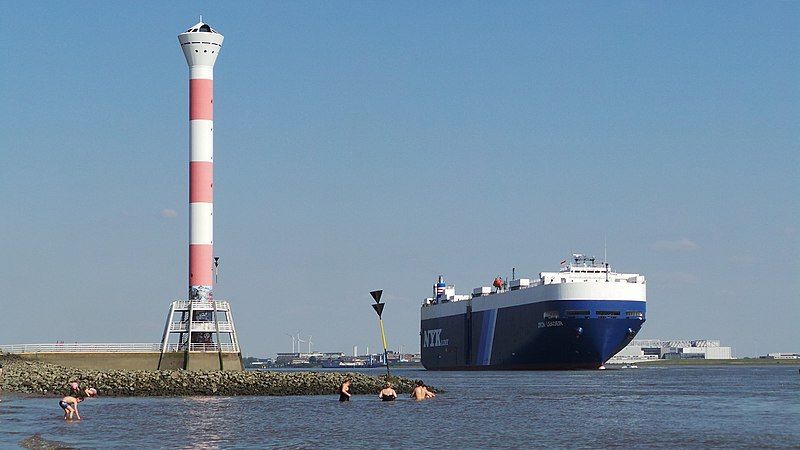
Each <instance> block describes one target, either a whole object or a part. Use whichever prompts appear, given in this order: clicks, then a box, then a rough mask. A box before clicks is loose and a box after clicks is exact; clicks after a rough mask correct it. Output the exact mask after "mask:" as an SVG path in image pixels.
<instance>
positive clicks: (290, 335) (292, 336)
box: [287, 334, 294, 353]
mask: <svg viewBox="0 0 800 450" xmlns="http://www.w3.org/2000/svg"><path fill="white" fill-rule="evenodd" d="M287 336H289V337H290V338H292V353H294V335H293V334H287Z"/></svg>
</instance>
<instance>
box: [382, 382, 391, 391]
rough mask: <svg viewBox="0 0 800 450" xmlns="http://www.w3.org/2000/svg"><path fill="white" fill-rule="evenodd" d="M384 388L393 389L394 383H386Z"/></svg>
mask: <svg viewBox="0 0 800 450" xmlns="http://www.w3.org/2000/svg"><path fill="white" fill-rule="evenodd" d="M383 387H384V389H388V388H390V387H392V383H389V382H388V381H387V382H386V383H385V384H384V385H383Z"/></svg>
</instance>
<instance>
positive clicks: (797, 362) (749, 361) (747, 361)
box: [606, 358, 800, 366]
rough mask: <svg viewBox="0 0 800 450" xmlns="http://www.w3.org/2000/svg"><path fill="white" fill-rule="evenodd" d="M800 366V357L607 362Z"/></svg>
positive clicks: (677, 364) (649, 364)
mask: <svg viewBox="0 0 800 450" xmlns="http://www.w3.org/2000/svg"><path fill="white" fill-rule="evenodd" d="M626 364H636V365H637V366H778V365H783V366H800V359H759V358H742V359H653V360H646V361H636V362H628V363H606V365H607V366H623V365H626Z"/></svg>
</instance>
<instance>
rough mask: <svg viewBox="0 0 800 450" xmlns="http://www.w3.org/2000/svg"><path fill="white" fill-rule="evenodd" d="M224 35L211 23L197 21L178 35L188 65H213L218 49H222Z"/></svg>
mask: <svg viewBox="0 0 800 450" xmlns="http://www.w3.org/2000/svg"><path fill="white" fill-rule="evenodd" d="M223 39H225V37H224V36H222V35H221V34H219V32H218V31H216V30H215V29H213V28H211V25H209V24H207V23H205V22H203V21H202V20H201V21H200V22H197V23H196V24H194V25H192V26H191V28H189V29H188V30H186V31H184V32H183V33H181V34H179V35H178V42H180V44H181V49H182V50H183V56H185V57H186V62H187V63H188V64H189V66H190V67H191V66H212V67H213V66H214V63H215V62H216V61H217V56H218V55H219V51H220V50H221V49H222V41H223Z"/></svg>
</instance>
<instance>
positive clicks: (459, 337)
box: [420, 254, 647, 370]
mask: <svg viewBox="0 0 800 450" xmlns="http://www.w3.org/2000/svg"><path fill="white" fill-rule="evenodd" d="M646 302H647V299H646V280H645V277H644V276H643V275H640V274H636V273H618V272H614V271H613V270H612V269H611V267H610V266H609V264H608V263H607V262H605V261H603V262H599V261H596V259H595V258H594V257H591V256H586V255H584V254H573V255H572V259H571V260H570V261H569V262H568V261H567V260H564V261H561V267H560V270H559V271H558V272H541V273H539V278H536V279H531V278H516V277H515V276H512V279H511V280H510V281H509V280H503V279H502V278H500V277H497V278H495V279H494V281H493V282H492V286H480V287H477V288H475V289H474V290H473V291H472V294H468V295H459V294H456V290H455V286H451V285H448V284H447V283H445V281H444V277H443V276H439V279H438V281H437V282H436V283H435V284H434V285H433V296H432V297H429V298H426V299H425V301H424V303H423V305H422V307H421V309H420V319H421V320H420V349H421V353H422V365H423V366H424V367H425V368H426V369H428V370H547V369H552V370H559V369H599V368H603V365H604V364H605V362H606V361H608V360H609V358H611V357H612V356H614V355H615V354H616V353H617V352H618V351H620V350H621V349H622V348H623V347H625V346H626V345H627V344H628V343H629V342H630V341H631V340H632V339H633V338H634V336H636V334H637V333H638V332H639V330H640V329H641V327H642V324H644V321H645V319H646V314H645V313H646Z"/></svg>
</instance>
